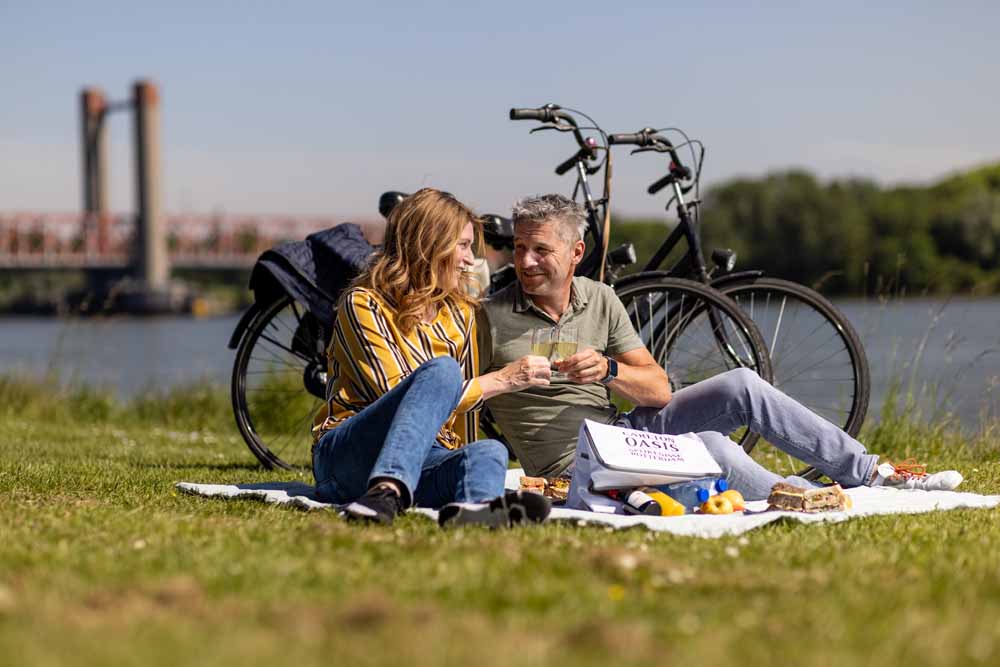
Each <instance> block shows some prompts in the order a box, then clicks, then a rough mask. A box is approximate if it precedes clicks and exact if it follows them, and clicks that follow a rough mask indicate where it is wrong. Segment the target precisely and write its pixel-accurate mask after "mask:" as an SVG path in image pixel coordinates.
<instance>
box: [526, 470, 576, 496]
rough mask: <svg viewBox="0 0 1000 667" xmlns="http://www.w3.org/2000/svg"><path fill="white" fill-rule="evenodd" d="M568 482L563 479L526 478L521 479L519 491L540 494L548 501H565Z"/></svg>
mask: <svg viewBox="0 0 1000 667" xmlns="http://www.w3.org/2000/svg"><path fill="white" fill-rule="evenodd" d="M569 482H570V480H568V479H566V478H565V477H553V478H551V479H547V478H545V477H528V476H527V475H525V476H524V477H522V478H521V490H522V491H531V492H533V493H540V494H542V495H543V496H545V497H546V498H548V499H550V500H566V496H568V495H569Z"/></svg>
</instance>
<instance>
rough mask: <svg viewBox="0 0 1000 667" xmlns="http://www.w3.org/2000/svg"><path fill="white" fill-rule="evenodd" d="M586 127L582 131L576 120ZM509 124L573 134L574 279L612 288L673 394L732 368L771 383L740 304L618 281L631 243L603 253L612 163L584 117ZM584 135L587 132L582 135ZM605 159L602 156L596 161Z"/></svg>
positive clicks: (526, 115)
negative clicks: (598, 178) (577, 249)
mask: <svg viewBox="0 0 1000 667" xmlns="http://www.w3.org/2000/svg"><path fill="white" fill-rule="evenodd" d="M577 116H579V117H580V118H583V119H585V120H586V121H587V122H586V124H584V125H580V124H579V123H578V121H577V119H576V117H577ZM510 118H511V120H535V121H538V122H540V123H541V125H540V126H539V127H537V128H534V129H532V132H538V131H540V130H556V131H559V132H564V133H567V134H571V135H572V136H573V138H574V139H575V141H576V144H577V151H576V152H575V153H574V154H573V155H572V156H570V157H569V158H568V159H566V160H565V161H563V162H562V163H560V164H559V165H558V166H557V167H556V169H555V173H556V174H558V175H563V174H567V173H569V172H570V171H574V172H575V174H576V184H575V186H574V189H573V196H574V198H581V199H582V203H583V206H584V208H585V209H586V211H587V223H588V224H587V228H588V230H587V231H588V238H589V242H590V250H589V252H588V254H587V255H586V256H585V258H584V260H583V261H582V262H581V263H580V265H579V266H578V267H577V274H578V275H583V276H587V277H590V278H593V279H596V280H603V281H604V282H606V283H609V284H611V285H612V286H613V287H614V289H615V292H616V294H617V295H618V297H619V299H621V301H622V303H623V304H624V305H625V310H626V312H627V313H628V314H629V318H630V319H631V321H632V325H633V327H634V328H635V330H636V332H637V333H638V334H639V336H640V337H641V338H642V340H643V342H644V343H645V344H646V347H647V349H648V350H649V351H650V353H652V354H653V356H654V358H655V359H656V360H657V362H658V363H659V364H660V365H661V366H662V367H663V368H664V369H666V371H667V376H668V377H669V378H670V383H671V388H672V389H673V390H674V391H676V390H679V389H683V388H684V387H686V386H689V385H692V384H694V383H696V382H700V381H702V380H704V379H706V378H709V377H712V376H714V375H717V374H719V373H723V372H725V371H728V370H732V369H734V368H749V369H751V370H753V371H755V372H756V373H758V374H759V375H760V376H761V377H762V378H764V379H765V380H767V381H768V382H770V381H771V379H772V370H771V362H770V358H769V356H768V353H767V347H766V345H765V343H764V340H763V338H762V337H761V335H760V333H759V331H758V330H757V327H756V326H755V325H754V323H753V320H752V319H751V318H750V317H748V316H747V314H746V313H745V312H744V311H743V310H742V309H741V308H740V307H739V305H738V304H737V303H736V302H735V301H733V300H732V299H731V298H729V297H727V296H726V295H725V294H722V293H721V292H719V291H717V290H716V289H714V288H713V287H712V286H710V285H707V284H704V283H701V282H698V281H693V280H689V279H686V278H684V277H679V276H667V275H663V274H662V273H661V272H652V271H644V272H640V273H636V274H633V275H629V276H626V277H624V278H621V279H617V275H618V273H619V272H620V271H621V270H622V269H623V268H624V267H625V266H627V265H629V264H632V263H634V262H635V261H636V258H635V250H634V248H633V247H632V245H631V244H628V243H626V244H624V245H622V246H620V247H618V248H615V249H614V250H611V251H610V252H608V250H607V244H608V239H609V233H610V216H609V211H610V193H611V162H610V151H609V150H608V147H609V137H608V135H607V134H605V133H604V131H603V130H602V129H601V128H600V127H599V126H598V125H597V123H596V122H594V120H593V119H592V118H590V117H589V116H587V115H586V114H584V113H582V112H580V111H576V110H572V109H566V108H563V107H560V106H558V105H555V104H548V105H545V106H543V107H539V108H535V109H511V111H510ZM585 132H589V133H590V134H589V135H587V136H585ZM602 154H603V157H602ZM602 171H603V177H604V178H603V181H604V189H603V193H602V195H601V197H599V198H595V197H594V195H593V192H592V191H591V188H590V183H589V177H591V176H594V175H595V174H598V173H601V172H602ZM757 439H758V436H757V434H754V433H750V432H747V431H744V432H743V433H741V434H740V442H741V444H742V445H743V447H744V448H745V449H746V450H747V451H750V450H751V449H752V448H753V446H754V443H755V442H756V441H757Z"/></svg>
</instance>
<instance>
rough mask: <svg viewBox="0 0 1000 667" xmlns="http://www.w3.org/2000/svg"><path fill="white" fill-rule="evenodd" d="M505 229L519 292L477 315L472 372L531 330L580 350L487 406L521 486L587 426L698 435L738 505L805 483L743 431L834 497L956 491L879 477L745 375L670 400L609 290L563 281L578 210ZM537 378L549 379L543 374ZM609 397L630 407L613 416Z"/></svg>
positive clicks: (529, 202)
mask: <svg viewBox="0 0 1000 667" xmlns="http://www.w3.org/2000/svg"><path fill="white" fill-rule="evenodd" d="M513 220H514V268H515V271H516V273H517V278H518V280H517V282H516V283H515V284H513V285H511V286H509V287H508V288H506V289H504V290H501V291H500V292H498V293H497V294H495V295H494V296H493V297H491V298H490V299H489V300H487V301H486V303H485V304H484V305H485V307H484V308H483V310H482V311H481V314H480V322H479V336H480V345H479V349H480V360H481V363H480V366H481V369H482V371H483V372H490V371H494V370H497V369H499V368H502V367H504V366H505V365H507V364H509V363H511V362H513V361H515V360H517V359H519V358H523V357H524V356H525V355H528V354H530V351H531V332H532V330H534V329H537V328H541V327H552V326H555V325H561V326H567V325H572V326H575V327H576V328H577V330H578V333H579V340H580V348H579V349H580V351H578V352H577V353H576V354H574V355H572V356H570V357H567V358H566V359H563V360H562V361H559V362H556V363H555V364H554V366H555V369H556V370H558V371H559V372H560V373H561V374H564V377H565V379H558V380H555V379H552V378H551V376H549V379H550V382H549V383H547V384H545V383H543V384H539V385H535V386H531V387H528V388H526V389H524V390H522V391H518V392H511V393H505V394H502V395H499V396H496V397H493V398H491V399H490V400H488V401H487V402H486V404H487V406H488V407H489V409H490V411H491V413H492V414H493V416H494V418H495V419H496V420H497V423H498V425H499V426H500V428H501V430H502V431H503V433H504V435H505V436H506V437H507V439H508V440H509V442H510V444H511V447H512V448H513V450H514V453H515V454H516V455H517V457H518V459H519V460H520V461H521V463H522V464H523V465H524V468H525V471H526V472H527V473H528V474H529V475H535V476H545V477H551V476H556V475H560V474H563V473H565V472H566V471H567V469H568V468H569V466H570V464H571V463H572V461H573V455H574V451H575V448H576V439H577V434H578V431H579V427H580V421H581V420H582V419H593V420H596V421H601V422H604V423H615V424H618V425H620V426H626V427H630V428H637V429H645V430H649V431H654V432H657V433H672V434H679V433H687V432H694V433H697V434H698V436H699V437H700V438H701V439H702V440H703V441H704V443H705V445H706V447H707V448H708V450H709V451H710V452H711V454H712V456H713V457H714V458H715V459H716V461H717V462H718V463H719V465H720V466H721V467H722V470H723V472H724V473H725V476H726V479H727V481H728V482H729V485H730V486H731V487H733V488H735V489H737V490H739V491H741V492H742V493H743V495H744V496H745V497H746V498H747V499H748V500H756V499H762V498H766V497H767V496H768V494H769V492H770V490H771V487H772V486H773V485H774V484H775V483H776V482H779V481H788V482H790V483H793V484H797V485H799V486H810V485H811V483H810V482H807V481H805V480H803V479H800V478H797V477H791V478H781V477H780V476H778V475H776V474H774V473H773V472H770V471H769V470H767V469H765V468H763V467H762V466H760V465H759V464H758V463H757V462H755V461H754V460H753V459H751V458H750V456H749V455H747V454H746V452H744V451H743V449H742V447H740V446H739V445H738V444H736V443H735V442H733V441H732V440H730V439H729V438H728V437H727V434H729V433H731V432H733V431H734V430H736V429H737V428H740V427H743V426H749V427H750V428H751V429H753V430H754V431H755V432H757V433H760V434H761V435H762V436H763V437H764V438H766V439H767V440H768V441H769V442H771V443H772V444H774V445H775V446H776V447H778V448H779V449H782V450H783V451H785V452H787V453H789V454H791V455H792V456H794V457H795V458H797V459H799V460H801V461H805V462H806V463H808V464H809V465H813V466H816V468H817V469H818V470H820V471H821V472H822V473H824V474H825V475H828V476H829V477H830V478H831V479H834V480H836V481H838V482H840V483H841V484H843V485H844V486H861V485H877V484H885V485H887V486H888V485H892V486H901V487H907V488H919V489H927V490H932V489H954V488H955V487H957V486H958V485H959V484H960V483H961V482H962V476H961V475H960V474H959V473H957V472H955V471H944V472H939V473H936V474H934V475H914V474H911V473H908V472H904V471H900V470H896V469H895V468H894V467H893V466H892V465H891V464H883V465H879V459H878V456H876V455H874V454H870V453H868V452H867V450H866V449H865V447H864V445H862V444H861V443H860V442H858V441H857V440H855V439H854V438H852V437H850V436H849V435H847V434H846V433H845V432H843V431H841V430H840V429H839V428H837V427H836V426H834V425H833V424H831V423H830V422H828V421H826V420H825V419H822V418H821V417H819V416H817V415H816V414H814V413H813V412H812V411H810V410H809V409H808V408H806V407H804V406H802V405H800V404H799V403H797V402H796V401H794V400H793V399H791V398H790V397H788V396H786V395H785V394H783V393H781V392H780V391H778V390H777V389H775V388H774V387H772V386H771V385H769V384H768V383H766V382H764V381H763V380H761V379H760V377H759V376H757V375H756V374H755V373H753V372H752V371H749V370H747V369H737V370H733V371H729V372H727V373H723V374H721V375H718V376H715V377H713V378H710V379H708V380H704V381H702V382H699V383H697V384H695V385H692V386H690V387H687V388H685V389H683V390H681V391H678V392H677V393H676V394H674V395H671V391H670V385H669V383H668V381H667V374H666V372H665V371H664V370H663V369H662V368H661V367H660V366H659V365H658V364H657V363H656V360H655V359H653V357H652V355H651V354H650V353H649V352H648V351H647V350H646V348H645V347H644V346H643V343H642V341H641V339H640V338H639V337H638V336H637V335H636V333H635V331H634V329H633V328H632V325H631V322H630V320H629V318H628V315H627V314H626V312H625V308H624V306H623V305H622V304H621V302H620V301H619V300H618V298H617V296H615V293H614V290H613V289H612V288H610V287H608V286H607V285H603V284H601V283H597V282H595V281H592V280H590V279H587V278H581V277H574V275H573V273H574V270H575V268H576V266H577V264H579V263H580V261H581V260H582V259H583V256H584V251H585V247H584V242H583V233H584V231H585V230H586V215H585V213H584V211H583V209H582V207H581V206H579V205H578V204H576V203H575V202H573V201H571V200H569V199H567V198H565V197H563V196H561V195H544V196H541V197H531V198H527V199H524V200H522V201H520V202H518V204H517V205H515V207H514V215H513ZM536 367H537V366H536ZM541 372H542V373H543V374H544V375H547V376H548V373H547V372H546V371H545V369H544V367H542V370H541ZM609 389H610V391H612V392H614V393H616V394H618V395H619V396H622V397H623V398H625V399H627V400H628V401H630V402H631V403H633V404H634V405H637V406H639V407H637V408H636V409H635V410H633V411H632V412H630V413H627V414H618V412H617V410H616V409H615V408H614V407H613V406H612V405H611V403H610V401H609V393H608V390H609Z"/></svg>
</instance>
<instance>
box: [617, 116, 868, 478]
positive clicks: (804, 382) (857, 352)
mask: <svg viewBox="0 0 1000 667" xmlns="http://www.w3.org/2000/svg"><path fill="white" fill-rule="evenodd" d="M661 131H666V130H661ZM676 131H677V132H680V130H676ZM659 132H660V131H657V130H654V129H651V128H644V129H642V130H640V131H639V132H636V133H634V134H612V135H610V136H609V143H610V144H626V145H632V146H636V147H637V148H636V149H634V150H633V151H632V153H633V154H635V153H646V152H652V153H658V154H664V155H666V156H667V157H668V160H669V164H668V168H667V173H666V175H664V176H663V177H662V178H660V179H659V180H657V181H656V182H654V183H653V184H651V185H650V186H649V187H648V188H647V192H648V193H649V194H651V195H655V194H657V193H658V192H660V191H661V190H665V189H669V191H670V193H671V197H670V200H669V201H668V202H667V205H666V210H667V211H669V210H670V207H671V205H672V204H676V209H675V210H676V213H677V218H678V224H677V225H676V226H675V227H674V229H673V230H672V231H671V232H670V234H669V235H668V236H667V237H666V238H665V239H664V241H663V244H662V245H661V246H660V248H659V249H658V250H657V251H656V252H655V253H654V254H653V256H652V257H651V258H650V259H649V261H648V262H647V263H646V265H645V267H643V273H644V274H651V275H659V276H663V277H677V276H680V277H686V278H691V279H693V280H697V281H698V282H701V283H704V284H706V285H711V286H712V287H714V288H716V289H718V290H719V291H721V292H722V293H724V294H726V295H727V296H729V297H731V298H732V299H733V300H734V301H736V303H738V304H739V305H740V307H742V308H743V309H744V310H745V311H746V312H747V313H748V314H749V315H750V317H751V318H753V320H754V322H755V323H756V324H757V326H758V328H759V329H760V331H761V333H762V335H763V337H764V340H765V341H766V345H767V352H768V355H769V357H770V359H771V366H772V369H773V384H774V386H775V387H777V388H778V389H781V390H782V391H783V392H784V393H786V394H788V395H789V396H791V397H792V398H794V399H796V400H797V401H799V402H800V403H802V404H804V405H806V406H808V407H809V408H810V409H811V410H813V411H814V412H816V413H817V414H819V415H820V416H822V417H824V418H826V419H827V420H829V421H831V422H832V423H834V424H836V425H837V426H839V427H841V428H842V429H844V430H845V431H846V432H848V433H850V434H851V435H857V433H858V431H860V429H861V425H862V423H863V422H864V418H865V415H866V413H867V411H868V402H869V395H870V390H871V377H870V373H869V368H868V360H867V357H866V356H865V352H864V346H863V345H862V343H861V340H860V338H859V337H858V335H857V332H855V330H854V327H853V326H852V325H851V323H850V321H849V320H848V319H847V317H845V316H844V315H843V314H842V313H841V312H840V311H839V310H838V309H837V308H836V307H835V306H834V305H833V304H832V303H830V301H829V300H827V299H826V298H825V297H824V296H823V295H821V294H820V293H819V292H817V291H816V290H813V289H811V288H809V287H806V286H804V285H800V284H798V283H794V282H790V281H787V280H780V279H777V278H770V277H766V276H764V275H763V272H762V271H738V272H737V271H734V270H733V269H734V266H735V262H736V255H735V253H733V252H732V251H730V250H716V251H714V252H713V253H712V258H713V260H714V263H715V266H716V270H715V271H714V272H713V271H711V270H709V268H708V266H707V264H706V262H705V258H704V255H703V254H702V246H701V241H700V221H699V211H700V207H699V204H700V203H701V200H700V198H699V196H698V189H699V183H700V176H701V169H702V165H703V163H704V152H705V149H704V146H703V145H701V143H700V142H698V141H692V140H691V139H689V138H688V137H687V136H686V135H684V134H683V133H681V136H683V138H684V143H683V144H681V145H680V147H681V148H683V147H690V149H691V155H692V164H694V165H695V168H694V169H693V170H692V169H690V168H688V167H686V166H685V165H684V164H683V163H682V162H681V159H680V157H679V155H678V153H677V150H678V148H677V147H675V146H674V145H673V144H672V143H671V142H670V141H669V140H668V139H667V138H666V137H664V136H663V135H662V134H660V133H659ZM696 145H698V146H700V153H698V154H696V153H695V146H696ZM692 189H693V190H694V198H693V199H692V200H691V201H685V196H686V195H687V194H689V193H690V192H691V190H692ZM681 241H686V243H687V250H686V252H684V253H683V254H682V255H681V257H680V258H679V259H678V260H677V261H676V262H674V264H673V265H672V266H671V267H670V268H668V269H667V270H660V267H661V266H662V265H663V264H664V262H665V260H666V259H667V258H668V256H670V254H671V252H672V251H673V250H674V249H675V248H676V247H677V246H678V245H679V244H680V243H681ZM762 458H765V459H772V460H770V461H768V463H770V464H771V467H772V468H774V467H778V468H779V469H784V471H786V472H791V471H792V470H794V469H796V468H797V467H799V463H798V462H796V461H794V460H793V459H791V458H790V457H787V456H786V455H784V454H780V453H778V452H777V450H772V449H768V450H767V451H766V452H764V453H763V456H762Z"/></svg>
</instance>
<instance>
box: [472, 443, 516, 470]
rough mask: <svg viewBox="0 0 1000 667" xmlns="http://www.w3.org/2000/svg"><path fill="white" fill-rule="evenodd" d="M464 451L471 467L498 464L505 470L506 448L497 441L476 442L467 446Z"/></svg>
mask: <svg viewBox="0 0 1000 667" xmlns="http://www.w3.org/2000/svg"><path fill="white" fill-rule="evenodd" d="M466 449H467V450H468V456H469V459H470V464H471V465H477V464H480V465H481V464H483V463H498V464H500V466H501V467H502V468H504V469H506V468H507V462H508V460H509V457H508V454H507V447H506V446H504V444H503V443H502V442H500V441H499V440H477V441H476V442H473V443H471V444H469V445H467V446H466Z"/></svg>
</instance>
